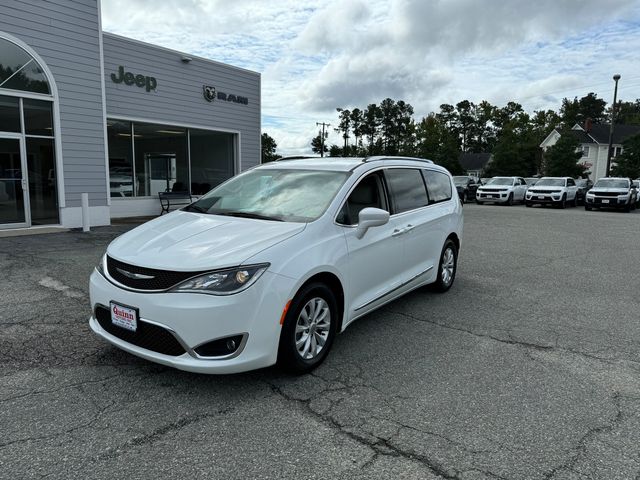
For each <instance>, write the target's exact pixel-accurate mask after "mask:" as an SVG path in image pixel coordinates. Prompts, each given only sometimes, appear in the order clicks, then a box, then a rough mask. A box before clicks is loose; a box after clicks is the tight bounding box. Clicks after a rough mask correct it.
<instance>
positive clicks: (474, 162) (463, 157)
mask: <svg viewBox="0 0 640 480" xmlns="http://www.w3.org/2000/svg"><path fill="white" fill-rule="evenodd" d="M490 161H491V154H490V153H472V152H460V155H459V156H458V162H459V163H460V166H461V167H462V169H463V170H464V171H465V173H466V174H467V175H469V176H472V177H478V178H479V177H480V174H481V173H482V171H483V170H484V168H485V167H486V166H487V165H488V164H489V162H490Z"/></svg>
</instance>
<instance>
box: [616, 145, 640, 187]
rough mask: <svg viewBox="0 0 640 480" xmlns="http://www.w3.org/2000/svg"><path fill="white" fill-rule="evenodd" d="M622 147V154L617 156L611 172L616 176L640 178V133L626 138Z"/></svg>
mask: <svg viewBox="0 0 640 480" xmlns="http://www.w3.org/2000/svg"><path fill="white" fill-rule="evenodd" d="M622 147H623V149H622V154H620V156H618V157H616V164H615V165H614V166H613V167H612V168H611V174H612V175H615V176H616V177H629V178H633V179H635V178H640V135H635V136H633V137H631V138H628V139H626V140H625V141H624V142H623V144H622Z"/></svg>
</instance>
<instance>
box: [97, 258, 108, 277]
mask: <svg viewBox="0 0 640 480" xmlns="http://www.w3.org/2000/svg"><path fill="white" fill-rule="evenodd" d="M106 261H107V254H106V253H105V254H104V255H102V257H101V258H100V261H99V262H98V264H97V265H96V270H97V271H98V272H99V273H100V275H102V276H103V277H104V268H105V267H104V264H105V262H106Z"/></svg>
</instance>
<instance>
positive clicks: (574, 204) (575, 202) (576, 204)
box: [571, 194, 578, 207]
mask: <svg viewBox="0 0 640 480" xmlns="http://www.w3.org/2000/svg"><path fill="white" fill-rule="evenodd" d="M571 205H572V206H573V207H577V206H578V195H577V194H576V195H575V196H574V197H573V202H572V203H571Z"/></svg>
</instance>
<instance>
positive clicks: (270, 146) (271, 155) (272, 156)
mask: <svg viewBox="0 0 640 480" xmlns="http://www.w3.org/2000/svg"><path fill="white" fill-rule="evenodd" d="M261 141H262V148H261V154H262V155H261V156H262V159H261V161H262V163H267V162H273V161H274V160H277V159H279V158H280V155H278V154H277V153H276V148H277V147H278V144H277V143H276V141H275V140H274V139H273V138H272V137H271V136H270V135H269V134H268V133H263V134H262V137H261Z"/></svg>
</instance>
